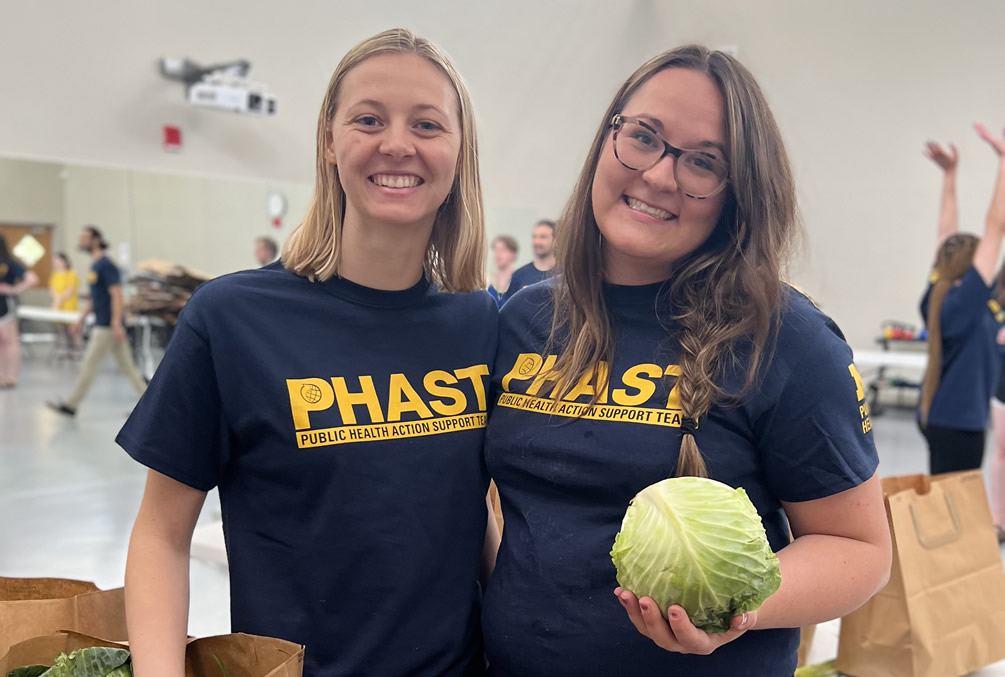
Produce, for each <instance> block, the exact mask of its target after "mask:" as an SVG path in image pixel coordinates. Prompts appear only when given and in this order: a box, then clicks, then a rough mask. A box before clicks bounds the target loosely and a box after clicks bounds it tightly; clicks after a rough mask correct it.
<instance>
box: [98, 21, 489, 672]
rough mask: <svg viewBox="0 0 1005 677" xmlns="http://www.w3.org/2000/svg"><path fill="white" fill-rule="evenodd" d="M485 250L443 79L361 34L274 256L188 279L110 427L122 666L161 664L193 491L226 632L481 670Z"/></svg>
mask: <svg viewBox="0 0 1005 677" xmlns="http://www.w3.org/2000/svg"><path fill="white" fill-rule="evenodd" d="M485 249H486V248H485V233H484V224H483V209H482V199H481V189H480V184H479V176H478V152H477V144H476V139H475V126H474V120H473V118H472V107H471V102H470V100H469V98H468V94H467V91H466V89H465V86H464V84H463V82H462V80H461V78H460V76H459V75H458V74H457V72H456V71H455V70H454V68H453V66H452V65H451V63H450V61H449V59H448V58H447V56H446V55H445V54H444V53H443V52H442V51H441V50H440V49H439V48H437V47H436V46H435V45H433V44H431V43H430V42H428V41H427V40H424V39H422V38H418V37H416V36H414V35H413V34H411V33H410V32H408V31H405V30H391V31H387V32H384V33H381V34H379V35H377V36H374V37H373V38H370V39H368V40H365V41H364V42H362V43H360V44H359V45H357V46H356V47H354V48H353V49H351V50H350V51H349V53H348V54H347V55H346V56H345V58H343V60H342V62H341V63H340V64H339V66H338V68H337V69H336V70H335V73H334V75H333V76H332V78H331V82H330V84H329V87H328V91H327V94H326V95H325V100H324V103H323V106H322V109H321V114H320V117H319V121H318V129H317V181H316V186H315V195H314V199H313V202H312V204H311V206H310V208H309V210H308V213H307V216H306V217H305V219H304V221H303V222H302V223H301V224H300V226H299V228H298V229H297V230H296V231H295V232H294V233H293V234H292V235H291V236H290V238H289V240H288V241H287V243H286V246H285V248H284V251H283V255H282V259H281V262H279V263H275V264H271V265H269V266H266V267H265V268H262V269H260V270H255V271H247V272H242V273H237V274H234V275H230V276H226V277H223V278H220V279H217V280H214V281H211V282H209V283H207V284H206V285H204V286H203V287H201V288H200V290H199V291H198V292H197V293H196V294H195V295H194V296H193V298H192V300H191V301H190V302H189V303H188V305H187V306H186V308H185V311H184V312H183V314H182V316H181V318H180V320H179V325H178V328H177V330H176V331H175V335H174V338H173V339H172V342H171V345H170V346H169V348H168V351H167V355H166V356H165V358H164V363H163V364H162V365H161V366H160V368H159V369H158V371H157V374H156V375H155V377H154V379H153V381H152V382H151V385H150V390H149V392H148V393H147V394H146V396H145V397H144V398H143V400H142V401H141V402H140V404H139V406H138V407H137V409H136V411H135V413H134V414H133V415H132V417H131V418H130V420H129V421H128V422H127V423H126V425H125V427H124V428H123V429H122V432H121V433H120V434H119V437H118V442H119V444H121V445H122V446H123V447H124V448H125V449H126V450H127V451H128V452H129V453H130V454H131V455H132V456H134V457H135V458H136V459H137V460H139V461H140V462H141V463H144V464H145V465H147V466H149V467H150V472H149V477H148V480H147V488H146V493H145V495H144V498H143V503H142V506H141V508H140V512H139V516H138V517H137V520H136V526H135V527H134V531H133V537H132V541H131V543H130V548H129V561H128V565H127V570H126V605H127V613H128V618H129V636H130V642H131V646H132V649H133V652H134V653H133V657H134V661H135V665H136V674H137V677H152V676H153V675H175V676H177V677H181V676H182V675H183V674H184V645H185V630H186V619H187V608H188V607H187V602H188V591H189V587H188V555H189V546H190V542H191V537H192V530H193V527H194V525H195V522H196V518H197V516H198V514H199V511H200V508H201V506H202V504H203V500H204V498H205V495H206V492H207V491H208V490H209V489H211V488H213V487H219V488H220V497H221V502H222V506H223V518H224V533H225V535H226V539H227V549H228V554H229V559H230V586H231V621H232V624H233V629H234V631H239V632H248V633H253V634H258V635H268V636H275V637H281V638H284V639H288V640H292V641H294V642H300V643H303V644H305V645H306V647H307V658H306V664H305V670H304V674H305V675H308V676H322V675H323V676H324V677H328V676H330V675H350V674H351V675H406V674H423V675H477V674H481V672H482V670H483V666H484V659H483V657H482V651H481V639H480V634H479V630H478V613H477V609H478V605H479V596H480V592H479V591H480V587H479V565H480V562H481V557H482V552H483V544H484V543H485V541H486V540H488V543H489V546H490V547H489V551H490V552H494V545H495V543H494V541H493V539H494V538H496V537H495V536H493V535H492V534H491V533H490V534H489V535H488V537H487V535H486V529H487V526H492V525H494V522H492V523H490V522H489V520H488V512H487V506H486V500H485V499H486V491H487V488H488V477H487V474H486V471H485V468H484V463H483V461H482V455H481V449H482V443H483V433H484V426H485V415H486V408H487V401H486V388H487V381H488V373H489V365H490V364H491V360H492V359H493V356H494V354H495V348H496V331H497V329H496V325H497V320H496V314H497V311H496V307H495V304H494V302H493V301H492V299H491V298H490V297H489V296H488V294H487V293H486V292H485V291H484V289H485V280H484V271H483V266H484V261H485V253H486V251H485ZM475 290H482V291H478V292H475ZM493 528H494V526H493Z"/></svg>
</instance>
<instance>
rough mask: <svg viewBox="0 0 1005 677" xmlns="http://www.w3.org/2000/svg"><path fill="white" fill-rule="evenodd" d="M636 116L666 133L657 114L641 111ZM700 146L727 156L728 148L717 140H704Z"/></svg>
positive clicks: (661, 132) (660, 131)
mask: <svg viewBox="0 0 1005 677" xmlns="http://www.w3.org/2000/svg"><path fill="white" fill-rule="evenodd" d="M635 117H637V118H640V119H642V120H645V121H646V122H648V123H649V124H650V125H652V126H653V127H655V128H656V131H658V132H659V133H660V134H665V133H666V132H665V130H664V128H663V123H662V122H661V121H660V119H659V118H658V117H656V116H655V115H652V114H650V113H639V114H638V115H636V116H635ZM698 148H715V149H716V150H718V151H719V152H720V153H722V156H723V157H725V156H726V149H725V148H723V147H722V144H721V143H717V142H715V141H708V140H706V141H702V142H701V143H699V144H698Z"/></svg>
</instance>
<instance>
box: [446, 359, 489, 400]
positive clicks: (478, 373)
mask: <svg viewBox="0 0 1005 677" xmlns="http://www.w3.org/2000/svg"><path fill="white" fill-rule="evenodd" d="M454 374H456V375H457V378H459V379H460V378H466V379H469V380H470V381H471V385H472V387H473V388H474V389H475V397H476V398H477V399H478V411H486V410H487V409H488V408H489V407H488V397H487V396H486V395H485V381H483V380H482V376H488V375H489V366H488V365H487V364H476V365H474V366H473V367H467V368H465V369H454Z"/></svg>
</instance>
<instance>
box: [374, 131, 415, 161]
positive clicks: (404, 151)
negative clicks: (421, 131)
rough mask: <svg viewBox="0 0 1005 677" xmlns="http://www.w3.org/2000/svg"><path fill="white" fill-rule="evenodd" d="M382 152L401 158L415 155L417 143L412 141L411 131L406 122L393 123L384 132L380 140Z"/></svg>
mask: <svg viewBox="0 0 1005 677" xmlns="http://www.w3.org/2000/svg"><path fill="white" fill-rule="evenodd" d="M380 152H381V153H383V154H384V155H390V156H391V157H393V158H396V159H400V158H406V157H409V156H411V155H415V145H414V144H413V143H412V137H411V132H410V131H409V130H408V128H407V126H406V125H404V124H391V125H389V126H388V128H387V131H385V132H384V134H383V138H382V139H381V142H380Z"/></svg>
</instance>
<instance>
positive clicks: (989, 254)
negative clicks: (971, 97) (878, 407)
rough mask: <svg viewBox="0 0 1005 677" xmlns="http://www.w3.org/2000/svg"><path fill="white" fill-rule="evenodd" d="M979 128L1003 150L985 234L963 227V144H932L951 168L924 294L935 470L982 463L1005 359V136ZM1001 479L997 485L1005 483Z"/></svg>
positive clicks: (936, 156) (927, 410)
mask: <svg viewBox="0 0 1005 677" xmlns="http://www.w3.org/2000/svg"><path fill="white" fill-rule="evenodd" d="M976 129H977V133H978V135H979V136H980V137H981V138H982V139H984V141H986V142H987V143H988V144H989V145H990V146H991V147H992V148H993V149H994V151H995V153H996V154H997V155H998V157H999V177H998V186H997V190H996V191H995V195H994V197H993V199H992V203H991V207H990V209H989V211H988V215H987V220H986V222H985V230H984V235H983V237H981V238H980V239H978V238H977V236H976V235H971V234H969V233H960V232H959V217H958V213H957V212H958V210H957V200H956V166H957V163H958V160H959V158H958V154H957V152H956V149H955V148H953V147H952V146H950V147H949V150H946V149H943V148H942V147H941V146H939V145H938V144H935V143H929V144H928V147H927V149H926V154H927V155H928V157H929V158H930V159H931V160H932V161H933V162H935V163H936V164H937V165H939V167H940V168H941V169H942V170H943V184H942V204H941V207H940V213H939V234H938V249H937V251H936V256H935V269H934V271H933V273H932V278H931V282H930V284H929V286H928V289H927V290H926V291H925V295H924V296H923V297H922V299H921V316H922V319H924V321H925V326H926V328H927V329H928V365H927V367H926V370H925V377H924V382H923V384H922V388H921V404H920V406H919V410H918V422H919V424H920V425H921V430H922V433H923V434H924V436H925V440H926V441H927V442H928V451H929V456H928V458H929V471H930V472H931V474H933V475H938V474H940V473H947V472H956V471H960V470H973V469H975V468H980V467H981V464H982V462H983V460H984V440H985V435H986V431H987V425H988V411H989V409H990V406H991V396H992V394H993V393H994V390H995V384H996V383H997V380H998V375H999V370H1000V365H1001V354H1000V350H1001V349H1000V348H999V346H998V345H997V335H998V332H999V330H1000V329H1001V328H1002V325H1003V322H1005V311H1003V310H1002V307H1001V305H1000V304H999V303H998V301H997V300H996V299H995V298H994V286H995V284H994V283H995V266H996V265H997V263H998V257H999V255H1000V253H1001V247H1002V237H1003V236H1005V140H1002V139H999V138H996V137H995V136H994V135H993V134H991V133H990V132H989V131H988V130H986V129H985V128H984V127H982V126H980V125H977V128H976ZM993 485H994V487H993V488H996V487H997V485H998V482H997V481H995V482H993ZM996 512H997V511H996Z"/></svg>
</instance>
